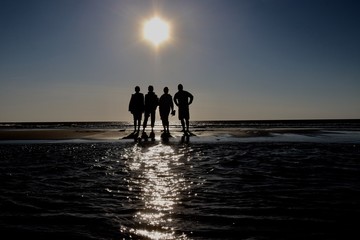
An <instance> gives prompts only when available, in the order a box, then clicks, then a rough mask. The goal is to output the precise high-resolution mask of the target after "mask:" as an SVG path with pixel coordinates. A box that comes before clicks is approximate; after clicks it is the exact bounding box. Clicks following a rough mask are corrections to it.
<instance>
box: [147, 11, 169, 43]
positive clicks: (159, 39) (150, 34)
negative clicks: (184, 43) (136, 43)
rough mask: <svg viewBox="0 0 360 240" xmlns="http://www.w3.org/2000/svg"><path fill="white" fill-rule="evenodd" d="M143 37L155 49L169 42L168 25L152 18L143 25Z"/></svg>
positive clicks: (157, 18) (159, 19)
mask: <svg viewBox="0 0 360 240" xmlns="http://www.w3.org/2000/svg"><path fill="white" fill-rule="evenodd" d="M143 37H144V39H146V40H147V41H149V42H151V43H152V44H153V45H154V46H155V47H158V46H159V45H160V44H161V43H163V42H165V41H167V40H169V38H170V27H169V24H168V23H167V22H166V21H164V20H163V19H161V18H160V17H153V18H151V19H149V20H147V21H145V23H144V27H143Z"/></svg>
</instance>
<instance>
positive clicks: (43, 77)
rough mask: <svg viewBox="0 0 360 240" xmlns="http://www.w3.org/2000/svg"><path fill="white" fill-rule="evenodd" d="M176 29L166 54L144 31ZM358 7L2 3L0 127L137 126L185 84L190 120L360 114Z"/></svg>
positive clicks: (273, 1)
mask: <svg viewBox="0 0 360 240" xmlns="http://www.w3.org/2000/svg"><path fill="white" fill-rule="evenodd" d="M154 11H156V12H157V13H158V14H159V15H161V16H162V17H163V18H165V19H167V20H168V21H169V22H170V24H171V26H172V38H171V41H170V42H169V43H166V44H164V46H162V47H161V49H159V50H158V51H156V50H155V49H154V48H151V46H149V45H148V44H146V43H145V42H144V41H143V39H142V36H141V34H140V32H141V26H142V23H143V21H144V20H145V19H147V18H149V17H151V16H152V15H153V14H154ZM359 12H360V3H358V1H346V0H345V1H340V0H339V1H335V0H334V1H331V0H330V1H329V0H327V1H325V0H323V1H320V0H313V1H292V0H287V1H285V0H262V1H261V0H196V1H194V0H167V1H165V0H163V1H161V0H158V1H151V0H123V1H122V0H101V1H99V0H76V1H74V0H61V1H49V0H32V1H27V0H5V1H4V0H2V1H1V3H0V36H1V37H0V83H1V86H2V87H1V88H0V112H1V115H0V121H3V122H4V121H92V120H105V121H107V120H109V121H111V120H129V119H130V118H131V116H130V114H129V113H128V112H127V105H128V101H129V98H130V95H131V93H132V92H133V91H134V87H135V86H136V85H139V86H140V87H141V90H142V92H144V93H146V91H147V86H148V85H150V84H151V85H153V86H154V87H155V91H156V93H157V94H158V95H161V93H162V89H163V87H165V86H168V87H169V88H170V94H172V95H173V94H175V92H176V86H177V84H179V83H182V84H183V85H184V88H185V89H186V90H188V91H190V92H192V93H193V95H194V96H195V100H194V104H193V105H192V109H191V112H192V119H193V120H217V119H239V120H241V119H314V118H315V119H318V118H360V105H359V104H358V103H359V102H360V94H359V92H360V67H359V65H360V45H359V42H360V27H359V26H360V14H359Z"/></svg>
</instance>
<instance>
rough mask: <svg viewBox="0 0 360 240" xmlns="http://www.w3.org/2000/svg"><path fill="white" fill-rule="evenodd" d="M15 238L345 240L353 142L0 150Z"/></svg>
mask: <svg viewBox="0 0 360 240" xmlns="http://www.w3.org/2000/svg"><path fill="white" fill-rule="evenodd" d="M0 156H1V161H0V180H1V194H0V200H1V205H0V228H1V232H2V234H4V235H3V236H5V235H6V234H9V236H12V237H13V238H15V239H19V238H22V237H36V238H37V239H39V238H40V239H60V238H61V239H64V238H71V239H344V237H345V238H346V236H347V235H348V236H350V234H357V235H358V236H359V233H357V222H356V221H353V220H352V219H353V218H357V217H358V215H359V212H360V197H359V196H360V194H359V193H360V178H359V176H360V165H359V159H360V144H349V143H306V142H289V143H286V142H273V143H269V142H247V143H238V142H227V143H222V142H213V143H201V142H191V141H190V143H187V144H186V143H181V142H170V143H168V144H164V143H161V142H154V143H153V142H148V143H132V142H120V143H119V142H103V143H102V142H99V143H49V144H46V143H41V144H0Z"/></svg>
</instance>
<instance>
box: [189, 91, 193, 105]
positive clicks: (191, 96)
mask: <svg viewBox="0 0 360 240" xmlns="http://www.w3.org/2000/svg"><path fill="white" fill-rule="evenodd" d="M189 98H190V101H189V105H190V104H192V102H193V100H194V96H193V95H192V94H191V93H189Z"/></svg>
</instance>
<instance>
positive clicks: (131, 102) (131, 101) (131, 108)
mask: <svg viewBox="0 0 360 240" xmlns="http://www.w3.org/2000/svg"><path fill="white" fill-rule="evenodd" d="M133 99H134V95H131V98H130V102H129V112H131V113H132V110H133V108H134V107H133V105H134V104H133Z"/></svg>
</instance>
